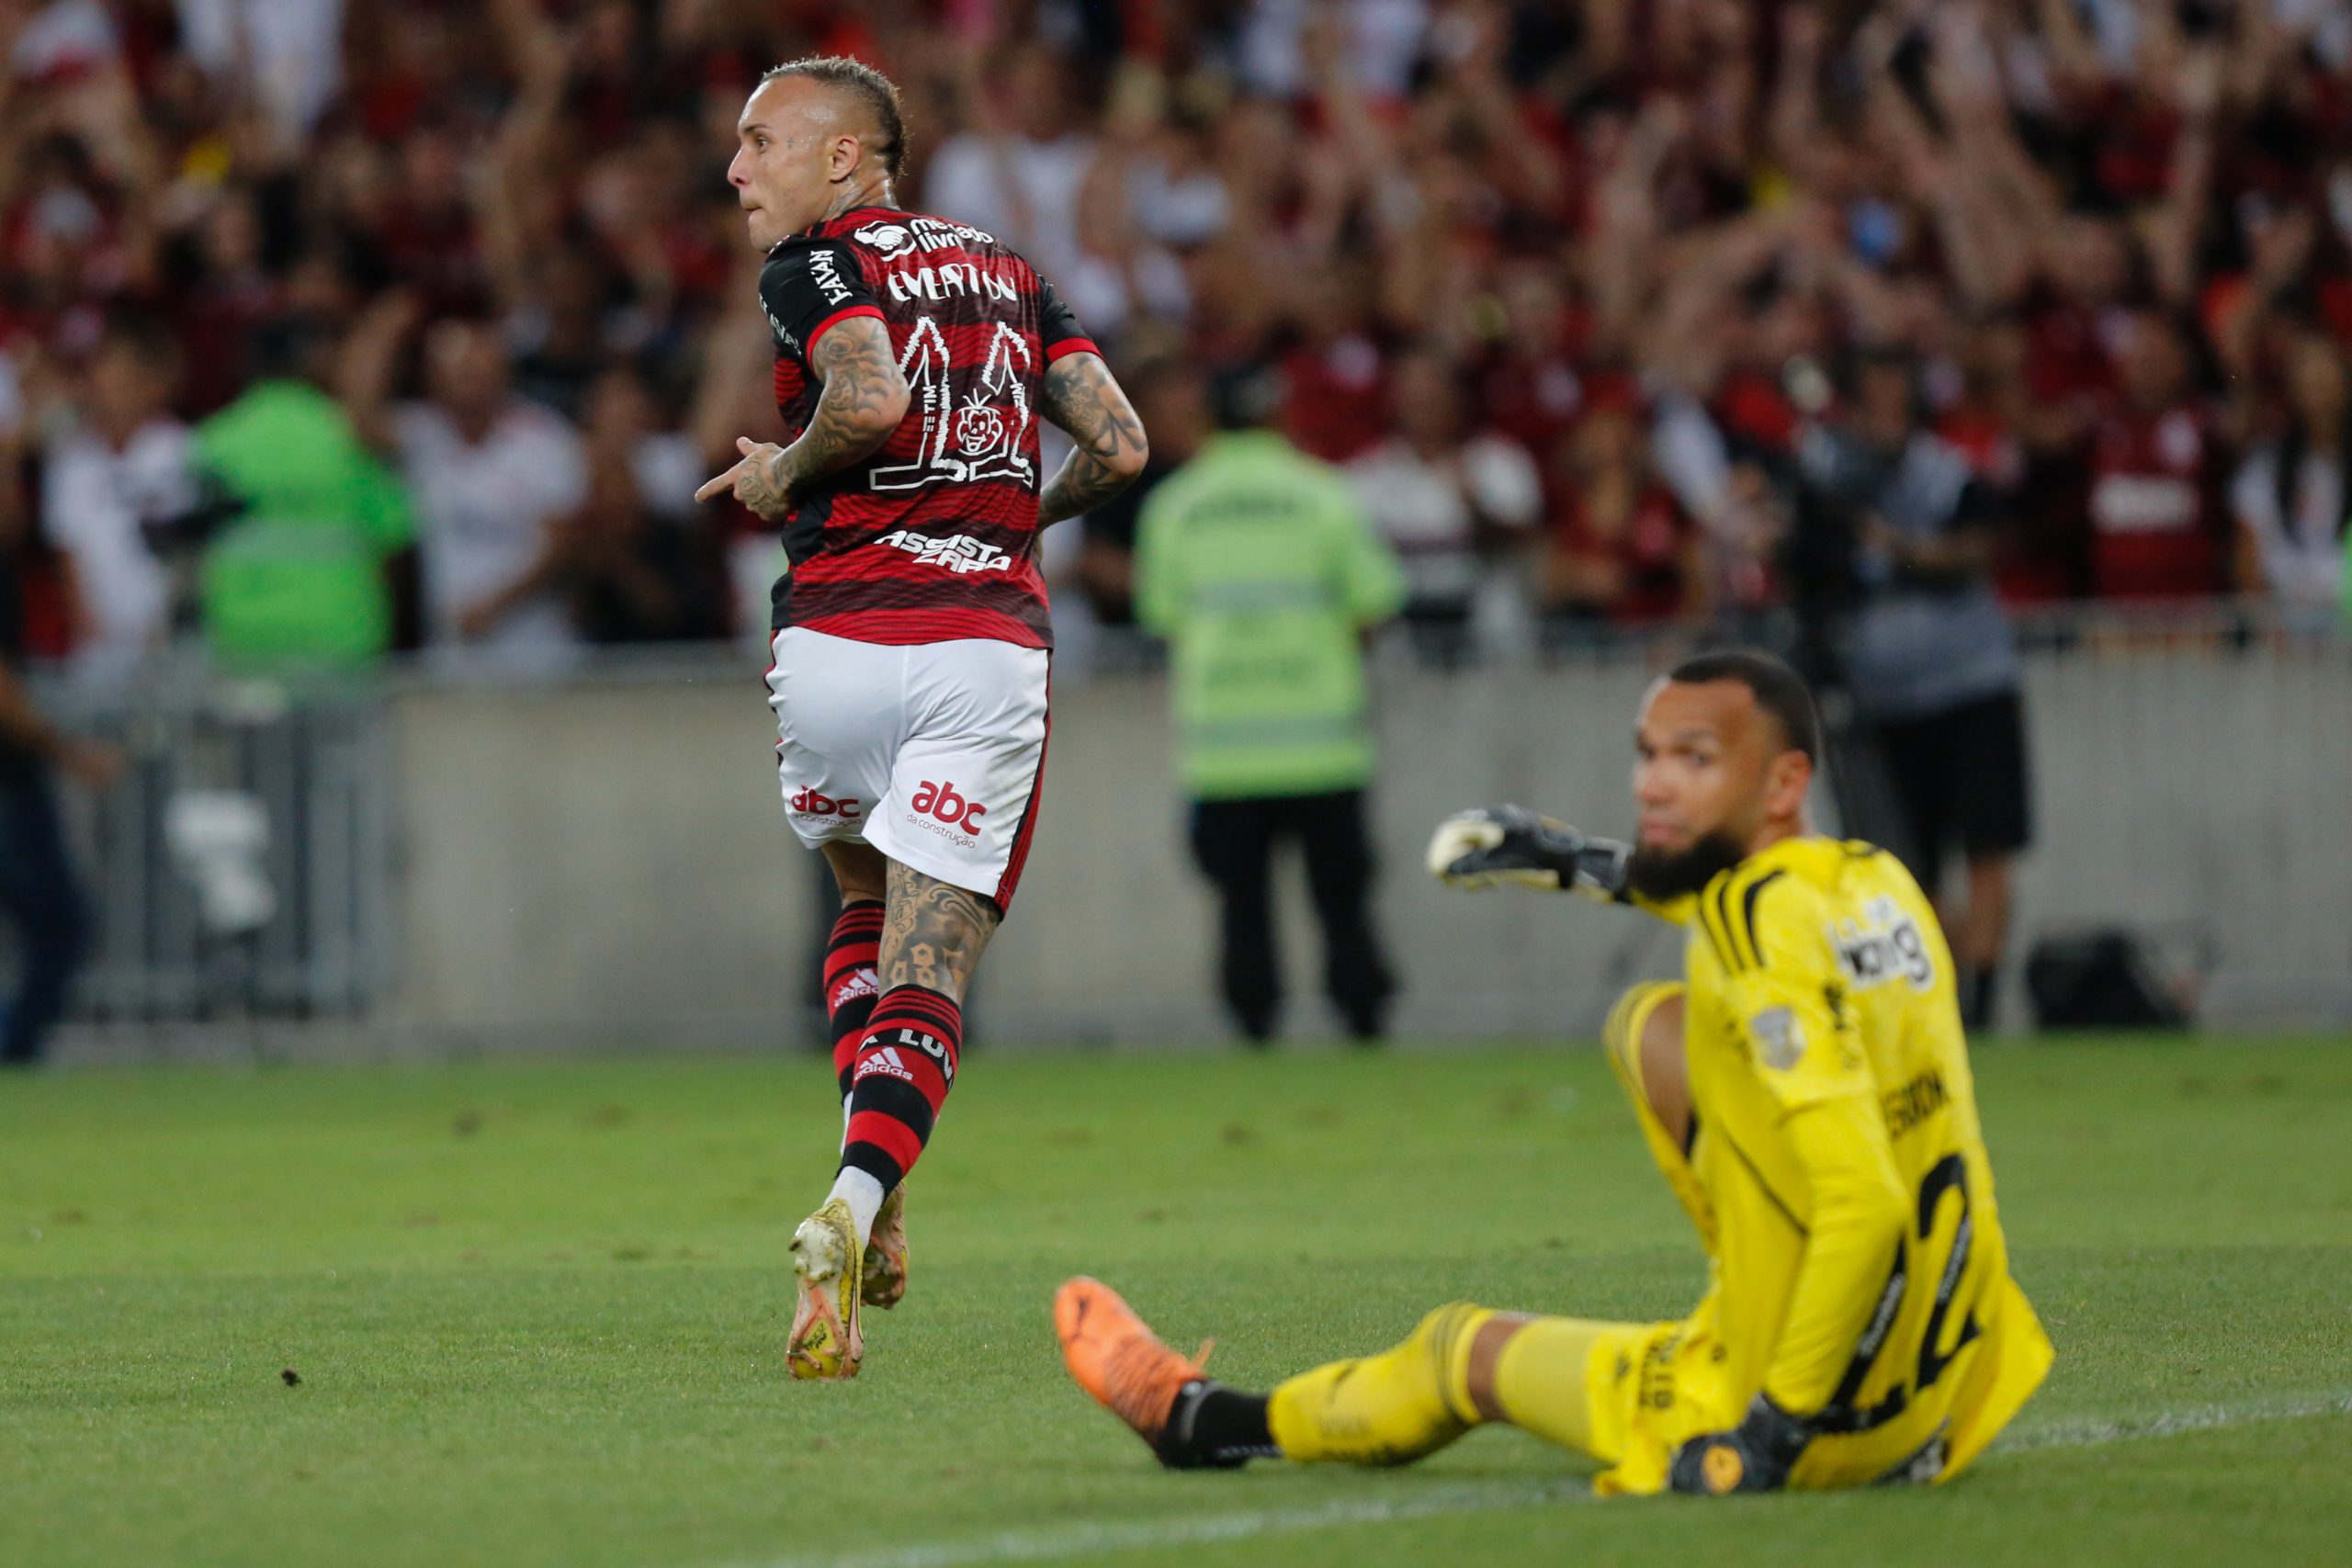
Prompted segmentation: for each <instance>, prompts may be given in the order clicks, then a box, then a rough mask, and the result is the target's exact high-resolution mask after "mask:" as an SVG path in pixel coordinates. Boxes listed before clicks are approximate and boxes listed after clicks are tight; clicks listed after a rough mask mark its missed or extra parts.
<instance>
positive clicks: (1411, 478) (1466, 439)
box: [1348, 349, 1544, 664]
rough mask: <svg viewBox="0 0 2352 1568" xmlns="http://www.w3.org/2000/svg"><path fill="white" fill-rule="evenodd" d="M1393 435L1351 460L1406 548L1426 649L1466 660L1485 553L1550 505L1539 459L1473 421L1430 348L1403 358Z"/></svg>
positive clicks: (1375, 510)
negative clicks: (1478, 427) (1473, 424)
mask: <svg viewBox="0 0 2352 1568" xmlns="http://www.w3.org/2000/svg"><path fill="white" fill-rule="evenodd" d="M1392 395H1393V398H1394V400H1395V404H1396V413H1395V414H1394V416H1393V417H1392V420H1391V423H1390V431H1391V434H1389V435H1388V437H1387V439H1385V441H1383V442H1381V443H1380V444H1379V445H1378V446H1374V447H1373V448H1371V449H1370V450H1369V451H1367V452H1365V453H1363V455H1362V456H1360V457H1356V458H1355V459H1354V460H1353V461H1352V462H1351V463H1350V464H1349V465H1348V477H1349V479H1351V480H1352V481H1353V482H1354V484H1355V487H1356V492H1357V494H1358V495H1359V496H1361V497H1362V498H1363V506H1364V510H1365V511H1366V512H1367V513H1370V514H1371V517H1372V521H1373V525H1374V527H1375V528H1377V529H1378V530H1379V532H1380V534H1381V536H1383V537H1384V538H1385V539H1386V540H1387V541H1388V543H1389V545H1390V546H1391V547H1393V548H1394V549H1395V550H1396V551H1397V555H1398V556H1400V557H1401V558H1403V560H1404V563H1405V581H1406V585H1407V589H1408V597H1407V599H1406V601H1405V624H1406V626H1408V627H1409V628H1410V629H1411V631H1412V634H1413V639H1414V643H1415V646H1416V647H1417V648H1418V649H1419V650H1420V651H1421V653H1422V655H1423V657H1425V658H1427V659H1430V660H1434V661H1435V662H1438V663H1441V664H1452V663H1456V662H1459V661H1460V660H1462V659H1463V658H1464V657H1465V656H1466V655H1467V654H1468V652H1469V651H1470V648H1471V626H1470V618H1471V613H1472V611H1473V609H1474V608H1475V607H1476V603H1477V599H1478V592H1479V586H1480V583H1481V581H1483V578H1484V565H1485V562H1486V561H1487V559H1488V558H1492V557H1494V556H1497V555H1499V554H1501V553H1502V552H1503V551H1504V550H1505V549H1506V548H1508V547H1515V546H1517V545H1519V544H1521V543H1522V542H1524V541H1525V540H1526V539H1527V538H1528V537H1529V536H1530V535H1531V533H1532V530H1533V528H1534V526H1535V525H1536V523H1537V521H1538V519H1539V518H1540V516H1541V514H1542V510H1543V500H1544V496H1543V480H1542V478H1541V476H1540V475H1539V474H1538V473H1537V471H1536V468H1535V462H1534V459H1533V458H1532V457H1529V456H1528V455H1527V453H1526V452H1525V451H1524V450H1523V449H1522V448H1521V447H1520V446H1517V445H1516V444H1514V443H1512V442H1510V441H1509V440H1506V439H1505V438H1503V437H1502V436H1499V435H1495V434H1488V433H1486V432H1482V431H1474V430H1473V429H1471V428H1470V423H1469V421H1470V410H1469V407H1468V402H1467V400H1466V399H1465V398H1464V395H1463V387H1462V384H1461V380H1460V378H1458V377H1457V376H1456V375H1455V374H1454V373H1453V369H1452V368H1451V367H1450V366H1449V365H1448V363H1447V362H1446V361H1445V360H1444V359H1442V358H1441V357H1439V356H1438V355H1436V354H1435V353H1433V352H1431V351H1430V350H1428V349H1419V350H1416V351H1415V352H1413V353H1410V354H1408V355H1403V356H1401V357H1400V358H1399V359H1398V360H1397V368H1396V376H1395V379H1394V382H1393V387H1392Z"/></svg>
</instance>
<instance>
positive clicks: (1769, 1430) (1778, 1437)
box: [1667, 1393, 1813, 1497]
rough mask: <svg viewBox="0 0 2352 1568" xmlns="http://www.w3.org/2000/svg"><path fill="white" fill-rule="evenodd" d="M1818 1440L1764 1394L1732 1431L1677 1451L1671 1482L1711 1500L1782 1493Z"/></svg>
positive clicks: (1679, 1489)
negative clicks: (1800, 1460)
mask: <svg viewBox="0 0 2352 1568" xmlns="http://www.w3.org/2000/svg"><path fill="white" fill-rule="evenodd" d="M1812 1437H1813V1428H1812V1427H1809V1426H1807V1425H1806V1424H1805V1423H1804V1422H1803V1421H1801V1420H1799V1419H1798V1418H1797V1417H1796V1416H1792V1415H1790V1414H1789V1413H1788V1412H1787V1411H1785V1410H1783V1409H1781V1407H1780V1406H1779V1405H1778V1404H1773V1403H1772V1401H1771V1400H1770V1399H1769V1398H1767V1397H1765V1396H1764V1395H1763V1394H1760V1393H1759V1394H1758V1395H1757V1396H1756V1399H1755V1402H1754V1403H1753V1404H1750V1405H1749V1406H1748V1407H1747V1417H1746V1418H1745V1419H1744V1420H1742V1421H1741V1422H1740V1424H1739V1425H1738V1426H1736V1427H1733V1428H1732V1429H1731V1430H1730V1431H1728V1432H1708V1433H1705V1434H1703V1435H1702V1436H1700V1437H1696V1438H1691V1440H1690V1441H1689V1442H1687V1443H1684V1444H1683V1445H1682V1446H1681V1447H1680V1448H1679V1449H1677V1450H1675V1451H1674V1464H1673V1468H1672V1469H1671V1470H1670V1471H1668V1481H1667V1483H1668V1485H1670V1486H1672V1487H1673V1488H1674V1490H1676V1491H1677V1492H1695V1493H1698V1494H1700V1495H1702V1496H1708V1497H1722V1496H1726V1495H1730V1494H1731V1493H1734V1492H1778V1491H1779V1490H1780V1489H1781V1487H1783V1486H1785V1485H1787V1484H1788V1483H1789V1471H1790V1469H1791V1468H1792V1466H1794V1465H1795V1463H1796V1462H1797V1456H1798V1455H1799V1454H1802V1453H1803V1452H1804V1446H1805V1444H1806V1443H1807V1442H1808V1441H1810V1440H1811V1439H1812Z"/></svg>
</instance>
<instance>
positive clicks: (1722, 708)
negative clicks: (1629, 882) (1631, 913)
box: [1630, 680, 1812, 896]
mask: <svg viewBox="0 0 2352 1568" xmlns="http://www.w3.org/2000/svg"><path fill="white" fill-rule="evenodd" d="M1811 778H1812V766H1811V764H1810V763H1808V762H1807V761H1805V757H1804V753H1803V752H1801V751H1796V750H1791V749H1790V747H1789V744H1788V738H1787V737H1786V736H1785V735H1783V734H1782V733H1781V726H1780V722H1779V721H1778V720H1777V719H1775V718H1774V717H1773V716H1771V715H1770V713H1768V712H1766V711H1765V710H1764V709H1762V708H1760V707H1759V706H1758V705H1757V702H1756V694H1755V693H1754V692H1751V691H1749V690H1748V689H1747V686H1746V685H1745V684H1743V683H1742V682H1738V681H1705V682H1687V683H1686V682H1678V681H1666V680H1661V681H1659V682H1657V684H1656V685H1654V686H1652V687H1651V688H1650V692H1649V695H1648V696H1647V697H1646V698H1645V699H1644V700H1643V703H1642V712H1641V716H1640V718H1639V720H1638V721H1637V722H1636V724H1635V727H1634V801H1635V803H1636V804H1638V805H1639V806H1640V807H1641V831H1640V834H1639V836H1638V838H1637V840H1636V841H1635V845H1634V861H1633V864H1632V866H1631V867H1630V872H1631V874H1632V876H1633V878H1634V886H1637V887H1640V888H1642V889H1643V891H1644V892H1645V893H1652V894H1656V895H1659V896H1670V895H1671V894H1672V893H1676V892H1695V891H1696V890H1697V889H1698V888H1700V887H1703V886H1706V884H1707V883H1708V881H1709V880H1710V879H1712V878H1713V876H1714V874H1716V873H1717V872H1719V871H1723V870H1725V869H1727V868H1728V867H1730V866H1733V865H1736V864H1737V863H1739V862H1741V861H1742V860H1745V859H1746V858H1747V856H1749V855H1751V854H1754V853H1755V852H1757V851H1758V850H1760V849H1763V848H1764V847H1765V846H1766V845H1768V844H1770V843H1774V842H1777V841H1778V840H1781V839H1785V838H1787V837H1789V836H1790V835H1791V834H1792V833H1796V832H1799V831H1802V830H1803V828H1804V792H1805V786H1806V784H1808V783H1810V782H1811Z"/></svg>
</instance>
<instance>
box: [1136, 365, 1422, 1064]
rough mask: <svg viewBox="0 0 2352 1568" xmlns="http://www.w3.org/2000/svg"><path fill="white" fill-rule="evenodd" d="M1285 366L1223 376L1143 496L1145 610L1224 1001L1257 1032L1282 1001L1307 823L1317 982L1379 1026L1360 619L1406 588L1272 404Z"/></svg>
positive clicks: (1381, 1009) (1359, 1025)
mask: <svg viewBox="0 0 2352 1568" xmlns="http://www.w3.org/2000/svg"><path fill="white" fill-rule="evenodd" d="M1278 398H1279V386H1278V384H1276V383H1275V382H1274V381H1273V379H1272V377H1271V376H1268V375H1265V374H1259V375H1255V376H1250V377H1242V378H1233V379H1230V380H1228V381H1226V382H1223V383H1220V385H1219V386H1218V387H1217V389H1216V399H1215V401H1216V405H1217V407H1216V412H1217V417H1218V423H1219V425H1220V427H1221V430H1220V433H1219V434H1216V435H1215V436H1213V437H1211V438H1210V440H1209V441H1208V443H1207V444H1206V445H1205V446H1204V447H1203V448H1202V450H1201V452H1200V455H1199V456H1198V457H1194V458H1193V460H1192V461H1191V462H1190V463H1188V464H1186V465H1185V466H1184V467H1183V468H1180V469H1178V470H1177V471H1176V472H1175V473H1173V474H1170V476H1169V477H1168V479H1166V481H1165V482H1163V483H1162V484H1161V485H1160V486H1159V488H1158V489H1157V490H1155V491H1153V492H1152V494H1151V497H1150V499H1149V500H1148V502H1146V503H1145V506H1144V512H1143V518H1142V522H1141V525H1140V527H1139V531H1138V536H1137V539H1136V569H1135V597H1136V618H1137V619H1138V620H1140V621H1141V622H1142V623H1143V624H1144V625H1145V626H1147V627H1148V628H1150V629H1151V630H1153V631H1155V632H1157V633H1159V635H1160V636H1161V637H1165V638H1167V639H1168V643H1169V648H1170V674H1171V683H1172V689H1173V695H1174V703H1175V711H1176V725H1177V731H1178V752H1179V758H1180V767H1181V771H1182V778H1183V783H1184V787H1185V789H1186V791H1187V793H1189V794H1190V795H1191V796H1192V800H1193V811H1192V841H1193V854H1194V856H1195V857H1196V859H1197V860H1198V862H1199V863H1200V867H1201V870H1202V871H1203V872H1204V874H1206V875H1207V877H1208V879H1209V881H1210V882H1211V883H1212V884H1214V885H1215V886H1216V895H1217V900H1218V904H1219V909H1220V935H1221V955H1220V971H1221V979H1222V983H1223V988H1224V994H1225V1001H1226V1006H1227V1009H1228V1010H1230V1011H1231V1012H1232V1015H1233V1018H1234V1021H1235V1023H1236V1024H1237V1025H1238V1027H1239V1029H1240V1031H1241V1032H1242V1034H1243V1035H1244V1036H1245V1037H1246V1038H1248V1039H1249V1040H1250V1041H1251V1042H1253V1043H1263V1042H1265V1041H1267V1040H1269V1039H1270V1038H1272V1034H1273V1032H1274V1027H1275V1023H1276V1021H1277V1018H1278V1015H1279V1012H1280V1010H1281V1004H1282V985H1281V964H1280V962H1279V959H1278V957H1277V954H1276V952H1275V946H1274V918H1273V889H1272V861H1273V851H1274V845H1275V844H1276V842H1277V841H1278V840H1283V839H1284V838H1295V840H1297V841H1298V844H1299V848H1300V850H1301V851H1302V852H1303V854H1304V857H1305V859H1306V880H1307V886H1308V889H1309V891H1310V892H1311V894H1312V896H1313V898H1314V902H1315V912H1316V915H1317V918H1318V919H1319V920H1320V921H1321V923H1322V927H1323V938H1324V964H1323V974H1324V987H1325V989H1326V991H1327V992H1328V993H1329V996H1330V998H1331V1000H1332V1002H1333V1004H1334V1005H1335V1006H1336V1007H1337V1008H1338V1009H1339V1011H1340V1018H1341V1020H1342V1021H1344V1022H1345V1023H1346V1025H1347V1029H1348V1032H1349V1033H1350V1034H1351V1036H1352V1037H1354V1038H1355V1039H1358V1040H1363V1041H1369V1040H1375V1039H1378V1038H1379V1037H1380V1036H1381V1035H1382V1034H1383V1033H1384V1032H1385V1028H1386V1022H1387V1010H1388V1002H1389V998H1390V997H1391V996H1392V995H1393V994H1394V992H1395V990H1396V982H1395V980H1394V978H1393V977H1392V976H1391V974H1390V971H1389V968H1388V964H1387V961H1386V960H1385V957H1383V955H1382V953H1381V947H1380V939H1379V936H1378V934H1377V933H1376V932H1375V931H1374V927H1373V919H1372V908H1371V894H1372V884H1373V871H1374V863H1373V851H1372V841H1371V836H1370V834H1369V832H1368V830H1367V827H1366V823H1365V810H1364V786H1365V785H1366V784H1368V783H1369V782H1370V780H1371V777H1372V769H1373V761H1374V754H1373V740H1372V728H1371V723H1370V713H1369V707H1370V701H1369V692H1368V688H1367V686H1366V682H1365V680H1364V667H1363V643H1364V637H1365V634H1366V633H1367V632H1368V631H1369V630H1370V629H1371V628H1372V627H1374V626H1377V625H1379V624H1380V623H1381V622H1382V621H1385V620H1386V619H1388V618H1389V617H1390V616H1391V615H1395V614H1396V613H1397V609H1398V607H1399V606H1400V605H1402V604H1403V603H1404V600H1405V581H1404V575H1403V572H1402V571H1401V570H1399V568H1398V566H1397V558H1396V557H1395V556H1394V555H1393V554H1392V553H1391V552H1390V550H1389V548H1388V547H1387V545H1386V544H1385V542H1384V541H1383V540H1382V539H1381V538H1380V537H1379V536H1377V535H1376V534H1374V532H1373V530H1372V525H1371V524H1370V522H1369V520H1368V519H1367V518H1366V517H1365V516H1364V514H1363V509H1362V508H1361V507H1360V506H1359V505H1358V504H1357V502H1356V500H1355V496H1354V494H1353V492H1352V491H1351V490H1350V489H1349V487H1348V485H1347V482H1346V481H1345V480H1344V479H1342V478H1341V477H1340V473H1339V471H1338V470H1337V469H1334V468H1331V467H1329V465H1328V464H1324V463H1320V462H1317V461H1316V460H1315V459H1314V458H1312V457H1307V456H1306V455H1305V454H1304V453H1301V452H1300V451H1299V450H1298V449H1297V448H1295V447H1294V446H1291V445H1290V443H1289V442H1288V441H1286V440H1284V439H1283V437H1282V436H1280V435H1278V434H1275V433H1274V432H1273V431H1272V430H1271V429H1268V428H1265V427H1264V426H1265V423H1266V421H1267V420H1268V419H1270V418H1271V417H1272V413H1273V412H1274V409H1275V404H1276V402H1277V400H1278Z"/></svg>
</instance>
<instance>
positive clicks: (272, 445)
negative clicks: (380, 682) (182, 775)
mask: <svg viewBox="0 0 2352 1568" xmlns="http://www.w3.org/2000/svg"><path fill="white" fill-rule="evenodd" d="M330 346H331V345H330V344H329V343H328V342H327V340H326V337H325V333H324V331H323V329H322V327H321V326H320V325H319V324H318V323H316V322H312V321H300V320H290V321H283V322H279V323H277V324H275V325H273V326H272V327H270V328H268V329H267V330H266V331H264V332H263V333H260V334H258V341H257V344H256V346H255V349H254V365H255V371H256V378H255V379H254V383H253V385H252V386H250V387H248V388H247V389H245V391H244V393H243V396H241V397H239V398H238V399H237V400H236V401H235V402H233V403H231V404H230V405H229V406H228V407H227V408H225V409H222V410H221V411H220V412H219V413H216V414H214V415H213V416H212V417H211V418H209V419H208V420H206V421H205V422H204V423H202V424H201V425H199V426H198V427H197V432H196V461H197V465H198V468H199V470H200V472H201V473H202V475H203V477H204V479H205V482H206V486H207V488H208V490H209V491H210V492H211V494H212V497H213V502H212V506H211V508H209V511H211V512H212V513H217V515H213V516H210V517H209V518H207V519H206V520H205V521H207V522H209V523H225V526H223V527H222V528H221V530H220V533H219V535H218V536H217V537H215V538H213V539H212V540H211V542H210V543H209V547H207V548H206V550H205V553H204V558H203V567H202V581H201V584H200V593H201V598H202V604H203V620H204V629H205V635H206V637H207V638H208V639H209V641H210V643H211V646H212V649H213V652H214V653H215V654H216V655H217V656H218V657H219V658H220V660H221V661H222V662H223V663H224V664H227V665H229V666H231V667H232V668H247V669H252V668H267V669H277V670H285V669H295V668H313V669H317V668H348V667H352V666H356V665H362V664H365V663H366V662H368V660H372V659H375V658H377V657H378V656H379V655H381V654H383V653H384V652H385V651H387V650H388V649H390V648H392V647H393V646H394V644H395V642H396V641H397V640H398V637H399V632H400V629H401V627H400V622H401V601H402V599H403V597H405V596H413V577H414V572H413V565H414V562H413V553H412V549H411V547H412V545H413V539H414V525H413V519H412V517H411V515H410V512H409V504H408V496H407V494H406V492H405V491H403V489H402V488H401V482H400V480H399V479H398V478H396V477H395V476H394V475H393V473H392V472H391V470H390V468H387V467H386V466H385V464H384V463H383V461H382V460H381V459H379V457H376V456H375V454H373V453H371V452H370V451H368V448H367V447H366V446H364V445H362V443H361V441H360V439H359V435H358V433H357V432H356V430H355V429H354V428H353V426H352V422H351V419H350V416H349V415H348V414H346V413H345V411H344V409H343V406H342V405H341V404H340V403H338V402H336V401H335V400H334V398H333V397H331V396H330V395H329V394H328V393H327V391H326V390H325V389H324V386H323V383H324V382H325V381H326V380H327V379H328V378H329V374H330V371H329V367H328V364H327V359H328V355H329V350H330Z"/></svg>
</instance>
